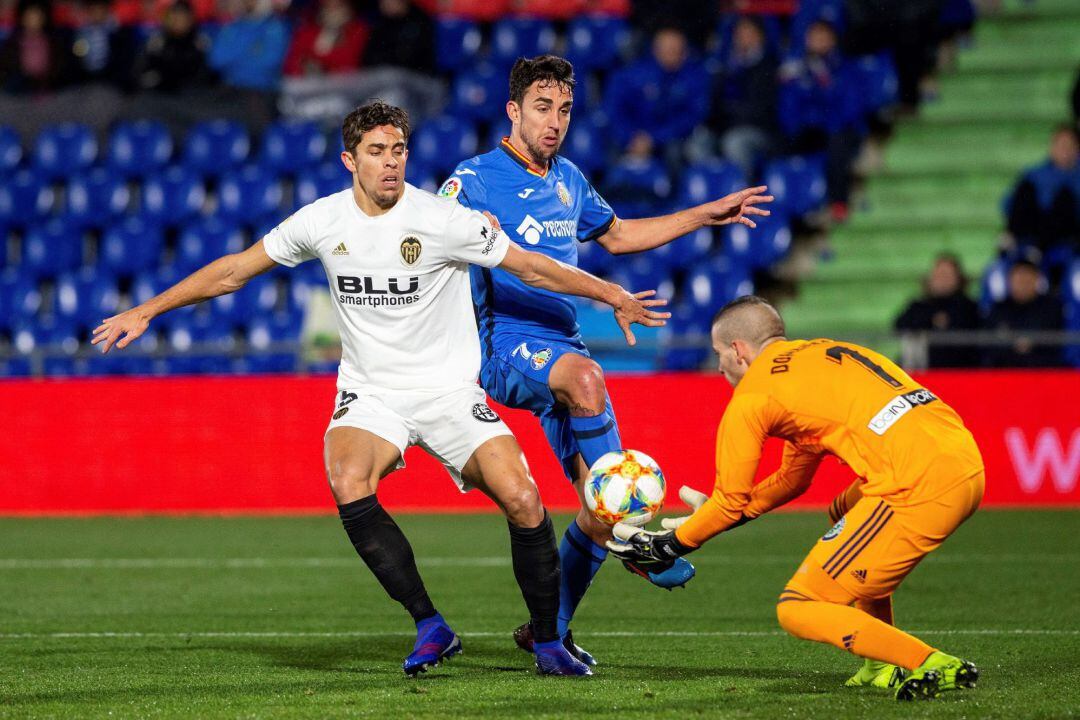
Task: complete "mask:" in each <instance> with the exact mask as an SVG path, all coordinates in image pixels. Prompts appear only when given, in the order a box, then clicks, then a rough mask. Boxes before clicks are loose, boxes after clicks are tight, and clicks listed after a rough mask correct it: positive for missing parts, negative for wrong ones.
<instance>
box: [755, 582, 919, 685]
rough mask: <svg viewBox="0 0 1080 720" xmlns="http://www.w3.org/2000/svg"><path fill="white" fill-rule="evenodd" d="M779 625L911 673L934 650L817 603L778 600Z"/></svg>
mask: <svg viewBox="0 0 1080 720" xmlns="http://www.w3.org/2000/svg"><path fill="white" fill-rule="evenodd" d="M776 616H777V618H779V620H780V626H781V627H783V628H784V629H785V630H787V631H788V632H789V633H791V634H792V635H794V636H795V637H800V638H803V639H805V640H814V641H817V642H823V643H828V644H830V645H835V646H836V647H838V648H840V649H841V650H847V651H848V652H851V653H854V654H855V655H859V656H860V657H864V658H870V659H871V660H880V661H882V662H887V663H892V664H893V665H899V666H900V667H902V668H907V669H908V670H913V669H915V668H917V667H919V665H922V663H923V661H924V660H926V658H927V657H928V656H929V655H930V653H932V652H933V651H934V650H933V648H931V647H930V646H929V645H927V644H926V643H924V642H923V641H922V640H919V639H918V638H916V637H913V636H911V635H908V634H907V633H906V632H903V631H902V630H897V629H896V628H894V627H893V626H892V625H887V624H885V623H883V622H882V621H880V620H878V619H877V618H875V617H872V616H870V615H869V614H867V613H865V612H863V611H862V610H859V609H856V608H853V607H847V606H846V605H837V604H834V603H830V602H823V601H820V600H795V599H786V598H781V600H780V603H779V604H778V605H777V606H776Z"/></svg>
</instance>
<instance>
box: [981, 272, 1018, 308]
mask: <svg viewBox="0 0 1080 720" xmlns="http://www.w3.org/2000/svg"><path fill="white" fill-rule="evenodd" d="M1011 264H1012V263H1010V262H1009V261H1008V260H1005V259H1001V260H996V261H994V262H992V263H990V265H989V266H988V267H987V268H986V270H985V271H984V272H983V276H982V282H981V283H980V289H981V292H980V293H979V309H980V310H982V312H983V314H984V315H985V314H986V313H988V312H989V311H990V308H991V307H993V306H994V303H999V302H1001V301H1002V300H1004V299H1005V296H1006V295H1008V293H1009V266H1010V265H1011Z"/></svg>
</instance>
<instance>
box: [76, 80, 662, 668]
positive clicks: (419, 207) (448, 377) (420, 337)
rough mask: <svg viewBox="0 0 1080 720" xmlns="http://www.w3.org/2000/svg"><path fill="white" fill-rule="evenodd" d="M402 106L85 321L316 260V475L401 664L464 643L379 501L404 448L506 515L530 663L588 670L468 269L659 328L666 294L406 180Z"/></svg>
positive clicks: (368, 116)
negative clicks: (320, 186)
mask: <svg viewBox="0 0 1080 720" xmlns="http://www.w3.org/2000/svg"><path fill="white" fill-rule="evenodd" d="M408 134H409V119H408V115H407V114H406V113H405V112H404V111H403V110H401V109H400V108H395V107H393V106H390V105H387V104H385V103H382V102H378V101H375V102H372V103H368V104H367V105H364V106H361V107H359V108H357V109H356V110H354V111H353V112H352V113H350V114H349V115H348V117H346V118H345V122H344V123H343V126H342V140H343V141H344V145H345V148H346V151H345V152H343V153H342V154H341V159H342V162H343V163H344V165H345V167H346V168H347V169H348V170H349V172H350V173H351V174H352V178H353V183H352V188H351V189H349V190H345V191H343V192H340V193H337V194H334V195H331V196H329V197H325V198H322V199H320V200H317V201H316V202H314V203H312V204H310V205H308V206H306V207H304V208H302V209H301V210H299V211H298V212H297V213H296V214H294V215H293V216H292V217H290V218H288V219H287V220H285V221H284V222H283V223H281V225H279V226H278V227H277V228H275V229H274V230H273V231H271V232H270V233H269V234H268V235H267V236H266V237H265V238H263V239H262V240H261V241H259V242H257V243H255V244H254V245H252V246H251V247H250V248H248V249H247V250H245V251H243V252H240V253H236V254H233V255H226V256H224V257H222V258H219V259H217V260H215V261H214V262H212V263H210V264H209V265H207V266H206V267H204V268H201V269H200V270H198V271H196V272H195V273H193V274H192V275H190V276H188V277H187V278H185V279H183V280H181V281H180V282H179V283H177V284H176V285H175V286H173V287H171V288H169V289H168V290H166V291H165V292H163V293H161V294H160V295H158V296H156V297H153V298H151V299H150V300H148V301H146V302H145V303H143V304H141V305H139V306H137V307H134V308H132V309H130V310H128V311H126V312H123V313H121V314H119V315H116V316H114V317H111V318H108V319H106V320H104V321H103V322H102V324H101V325H100V326H98V327H97V328H96V329H95V330H94V338H93V340H92V342H93V344H95V345H97V344H101V345H102V351H103V352H108V351H109V349H110V348H111V347H112V346H113V345H115V346H116V347H118V348H123V347H126V346H127V345H128V344H129V343H131V342H132V341H133V340H134V339H136V338H137V337H139V336H140V335H141V334H142V333H143V332H145V331H146V329H147V327H148V326H149V323H150V321H151V320H152V319H153V318H154V317H156V316H158V315H160V314H161V313H163V312H166V311H168V310H171V309H173V308H177V307H181V306H184V305H190V304H192V303H196V302H199V301H202V300H206V299H208V298H211V297H215V296H218V295H223V294H226V293H229V292H234V291H236V290H238V289H240V288H241V287H243V285H244V284H245V283H246V282H247V281H248V280H250V279H251V278H252V277H254V276H255V275H258V274H259V273H263V272H266V271H268V270H270V269H271V268H273V267H275V266H277V265H278V264H281V265H286V266H289V267H292V266H294V265H296V264H298V263H300V262H304V261H305V260H312V259H318V260H319V261H321V262H322V264H323V267H324V268H325V269H326V274H327V278H328V280H329V282H330V288H331V291H332V292H333V295H334V300H335V304H336V311H337V318H338V324H339V327H340V330H341V336H342V346H343V350H344V352H343V357H342V361H341V367H340V372H339V375H338V393H337V395H336V403H335V407H334V408H333V409H332V411H331V419H330V423H329V427H328V428H327V431H326V436H325V439H324V444H325V463H326V473H327V478H328V479H329V481H330V488H331V491H332V492H333V495H334V499H335V500H336V501H337V504H338V513H339V515H340V516H341V521H342V524H343V526H344V527H345V531H346V533H347V534H348V536H349V540H350V541H351V542H352V544H353V547H354V548H356V551H357V553H358V554H359V555H360V557H361V558H362V559H363V561H364V563H365V564H366V565H367V566H368V568H369V569H370V570H371V571H372V573H373V574H374V575H375V577H376V578H377V579H378V581H379V583H380V584H381V585H382V586H383V588H384V589H385V590H386V592H387V594H388V595H390V597H391V598H393V599H394V600H396V601H398V602H399V603H401V604H402V606H403V607H405V609H406V610H408V612H409V614H410V615H411V616H412V618H413V620H414V621H415V622H416V626H417V639H416V643H415V645H414V647H413V652H412V653H411V654H410V655H409V656H408V657H407V658H406V659H405V662H404V664H403V669H404V670H405V672H406V673H407V674H410V675H415V674H417V673H419V672H423V671H425V670H426V669H427V668H429V667H432V666H434V665H437V664H439V662H441V661H442V660H444V659H446V658H449V657H451V656H452V655H454V654H456V653H458V652H460V651H461V642H460V640H459V639H458V637H457V635H455V634H454V632H453V630H451V629H450V626H449V625H448V624H447V623H446V621H445V620H444V619H443V617H442V616H441V615H439V613H438V612H437V611H436V609H435V606H434V604H433V603H432V601H431V598H430V597H429V596H428V593H427V590H426V589H425V588H424V583H423V581H422V580H421V578H420V573H419V571H418V570H417V568H416V561H415V558H414V557H413V551H412V547H411V546H410V545H409V541H408V540H407V539H406V538H405V535H404V534H403V533H402V532H401V529H400V528H399V527H398V526H397V524H396V523H395V522H394V520H393V518H391V517H390V515H389V514H388V513H387V512H386V510H385V509H384V508H383V507H382V506H381V505H380V504H379V502H378V498H377V497H376V489H377V487H378V484H379V480H380V479H381V478H382V477H384V476H385V475H386V474H388V473H390V472H392V471H393V470H394V469H395V468H397V467H401V466H402V464H403V456H404V452H405V450H406V448H407V447H409V446H410V445H420V446H421V447H422V448H424V449H425V450H426V451H427V452H428V453H429V454H431V455H433V456H434V457H436V458H437V459H439V460H440V461H441V462H442V463H443V465H444V466H445V467H446V468H447V470H448V471H449V472H450V474H451V476H452V477H453V478H454V481H455V482H456V483H457V484H458V487H460V488H461V489H462V490H465V489H468V488H470V487H476V488H478V489H480V490H481V491H483V492H484V493H485V494H487V495H488V496H489V497H491V499H492V500H493V501H494V502H495V503H496V504H497V505H498V506H499V508H500V509H502V511H503V512H504V513H505V514H506V517H507V520H508V522H509V526H510V547H511V556H512V560H513V565H514V576H515V578H516V579H517V581H518V585H519V586H520V588H521V593H522V596H523V597H524V599H525V604H526V606H527V607H528V609H529V614H530V617H531V622H532V623H533V625H534V627H535V628H536V636H537V643H536V666H537V668H538V670H539V671H540V672H541V673H545V674H552V675H587V674H590V670H589V668H588V666H586V665H585V664H583V663H581V662H579V661H578V660H577V659H576V658H574V657H573V656H572V655H570V654H569V653H568V652H567V650H566V648H565V647H563V644H562V643H561V641H560V640H559V636H558V632H557V630H556V616H557V613H558V606H559V573H560V568H559V555H558V550H557V548H556V546H555V532H554V529H553V528H552V525H551V519H550V517H548V514H547V511H546V510H545V509H544V506H543V504H542V502H541V500H540V495H539V493H538V492H537V490H536V484H535V483H534V482H533V479H532V477H531V476H530V474H529V470H528V468H527V467H526V465H525V462H524V459H523V457H522V454H521V448H520V447H519V446H518V444H517V441H516V440H515V439H514V437H513V435H512V434H511V433H510V430H509V429H508V428H507V427H506V425H504V424H503V422H502V420H500V419H499V417H498V416H497V415H496V414H495V413H494V412H492V410H491V409H490V408H489V407H488V406H487V403H486V401H485V395H484V392H483V390H482V389H481V388H480V387H479V386H478V385H477V384H476V380H477V375H478V373H479V370H480V345H479V342H480V341H479V338H478V334H477V328H476V320H475V316H474V314H473V310H472V299H471V294H470V287H469V274H468V266H469V264H470V263H475V264H479V265H482V266H485V267H496V266H498V267H501V268H503V269H505V270H507V271H509V272H511V273H514V274H515V275H516V276H518V277H519V278H521V280H522V281H524V282H526V283H528V284H530V285H534V286H536V287H542V288H545V289H547V290H552V291H555V292H565V293H569V294H574V295H580V296H582V297H589V298H592V299H595V300H599V301H602V302H605V303H607V304H609V305H611V306H612V307H613V308H614V309H615V317H616V321H617V322H618V323H619V325H620V327H621V328H622V329H623V332H624V333H625V334H626V337H627V341H628V342H630V343H631V344H632V343H633V334H632V333H631V332H630V324H631V323H634V322H637V323H640V324H643V325H649V326H656V325H662V324H663V323H664V318H666V317H667V316H668V315H667V313H662V312H657V311H653V310H649V309H648V308H649V307H652V306H657V305H662V304H664V302H665V301H662V300H650V299H646V298H647V297H648V296H649V295H651V294H652V291H647V292H644V293H638V294H637V295H631V294H630V293H628V292H626V290H624V289H623V288H621V287H619V286H618V285H615V284H613V283H608V282H604V281H602V280H600V279H598V278H595V277H593V276H592V275H589V274H588V273H585V272H582V271H580V270H578V269H576V268H573V267H570V266H568V265H564V264H562V263H559V262H557V261H555V260H552V259H551V258H548V257H546V256H544V255H542V254H539V253H532V252H526V251H525V250H522V249H521V248H519V247H517V246H516V245H515V244H514V243H511V242H509V241H508V239H507V237H506V234H505V233H503V232H502V231H501V229H500V228H499V225H498V222H497V221H496V220H495V218H494V217H493V216H491V215H490V214H487V213H483V214H481V213H479V212H475V211H472V210H466V209H465V208H462V207H461V206H459V205H458V204H457V203H456V202H454V201H452V200H447V199H441V198H437V197H435V196H434V195H431V194H430V193H426V192H424V191H422V190H419V189H417V188H415V187H412V186H411V185H408V184H406V182H405V166H406V161H407V159H408V151H407V149H406V141H407V140H408Z"/></svg>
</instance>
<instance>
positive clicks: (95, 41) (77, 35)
mask: <svg viewBox="0 0 1080 720" xmlns="http://www.w3.org/2000/svg"><path fill="white" fill-rule="evenodd" d="M79 15H80V18H79V20H80V22H79V25H78V27H76V28H75V30H74V33H73V34H72V42H71V55H72V58H73V62H72V65H73V75H74V77H73V79H74V80H75V81H76V82H82V83H86V82H94V83H106V84H109V85H115V86H117V87H126V86H127V85H128V82H129V78H130V72H131V64H132V62H133V61H134V59H135V54H136V51H137V48H136V47H134V46H133V45H132V35H131V34H130V33H126V32H124V31H123V29H122V28H121V27H120V24H119V23H118V22H117V21H116V18H115V17H113V14H112V10H111V8H110V6H109V0H84V2H83V4H82V7H81V8H80V13H79Z"/></svg>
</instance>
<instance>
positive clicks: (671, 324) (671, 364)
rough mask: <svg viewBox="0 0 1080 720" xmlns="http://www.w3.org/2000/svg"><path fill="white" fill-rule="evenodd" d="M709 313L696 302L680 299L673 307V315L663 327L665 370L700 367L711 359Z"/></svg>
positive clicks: (663, 362)
mask: <svg viewBox="0 0 1080 720" xmlns="http://www.w3.org/2000/svg"><path fill="white" fill-rule="evenodd" d="M709 321H710V316H709V315H708V314H707V313H706V312H704V311H703V309H702V308H700V307H698V306H696V305H694V303H693V302H689V301H684V302H679V303H676V304H675V305H674V307H672V308H671V318H670V319H669V320H668V322H667V325H665V326H664V327H662V328H661V329H660V342H661V343H662V345H663V348H664V349H663V352H662V353H661V356H660V367H661V368H662V369H664V370H697V369H698V368H700V367H701V366H702V365H703V364H704V363H705V362H706V361H707V360H708V359H709V355H710V354H711V351H710V349H709V342H710V338H709V332H710V329H711V328H710V327H709Z"/></svg>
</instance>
